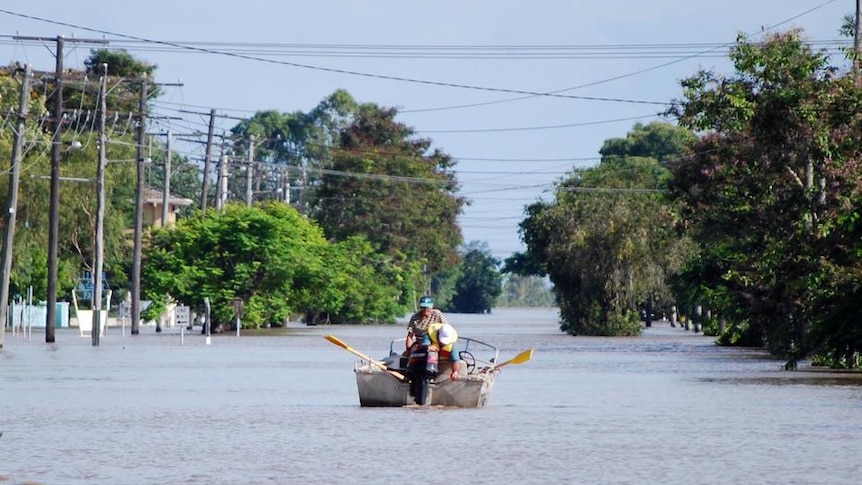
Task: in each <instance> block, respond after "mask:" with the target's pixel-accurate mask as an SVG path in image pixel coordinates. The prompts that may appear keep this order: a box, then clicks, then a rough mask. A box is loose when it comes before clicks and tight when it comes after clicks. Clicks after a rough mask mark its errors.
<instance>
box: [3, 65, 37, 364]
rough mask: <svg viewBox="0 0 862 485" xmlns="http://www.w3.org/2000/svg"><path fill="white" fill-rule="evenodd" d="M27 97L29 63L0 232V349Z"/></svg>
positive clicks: (27, 105) (4, 318)
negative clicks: (0, 255) (0, 242)
mask: <svg viewBox="0 0 862 485" xmlns="http://www.w3.org/2000/svg"><path fill="white" fill-rule="evenodd" d="M29 100H30V66H28V65H25V66H24V79H23V81H22V82H21V97H20V99H19V101H18V126H17V128H16V129H15V144H14V145H13V147H12V161H11V166H10V169H11V170H10V172H9V194H8V195H7V196H6V207H7V208H8V211H7V212H6V220H5V221H4V222H5V223H6V225H5V227H4V233H3V268H2V270H0V271H2V273H0V322H2V323H0V350H2V349H3V345H4V340H5V338H6V321H7V320H8V319H9V312H8V311H9V276H10V275H9V273H10V272H11V271H12V244H13V243H14V241H15V214H16V212H17V211H18V180H19V179H20V176H21V153H22V151H23V147H24V129H25V125H24V122H25V120H26V119H27V111H28V107H29V104H28V101H29Z"/></svg>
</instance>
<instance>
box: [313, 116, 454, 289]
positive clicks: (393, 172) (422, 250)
mask: <svg viewBox="0 0 862 485" xmlns="http://www.w3.org/2000/svg"><path fill="white" fill-rule="evenodd" d="M396 114H397V111H396V110H395V109H392V108H381V107H379V106H377V105H374V104H364V105H362V106H361V107H360V108H359V110H358V112H357V113H356V114H355V115H354V119H353V121H352V122H351V123H350V124H349V125H348V126H347V127H346V128H344V129H343V130H342V131H341V134H340V138H339V141H338V149H337V150H335V151H334V152H333V159H332V165H331V167H332V170H331V171H330V172H326V173H324V176H323V178H322V180H321V183H320V186H319V187H318V189H317V191H316V194H317V199H318V200H319V207H318V208H317V209H316V210H315V211H314V212H312V216H313V217H314V218H315V219H317V220H318V221H319V222H320V225H321V226H322V227H323V228H324V231H325V232H326V235H327V236H328V237H329V238H331V239H333V240H336V241H339V240H344V239H346V238H348V237H350V236H353V235H363V236H364V237H365V238H366V239H368V241H370V242H371V244H372V246H373V247H374V248H375V250H376V251H379V252H381V253H383V254H386V255H388V256H390V257H392V258H394V259H395V260H396V261H398V262H399V264H403V263H404V262H406V261H414V262H421V263H422V264H423V265H425V267H426V269H427V271H428V272H429V273H431V274H434V273H437V272H440V271H444V270H446V269H447V268H450V267H452V266H454V265H455V264H456V263H457V261H458V254H457V250H456V248H457V247H458V245H459V244H460V243H461V233H460V229H459V227H458V225H457V221H456V218H457V216H458V214H459V213H460V212H461V208H462V206H463V205H464V199H463V198H462V197H459V196H457V195H455V194H456V192H457V190H458V184H457V181H456V178H455V174H454V172H452V171H451V169H452V167H453V166H454V161H453V160H452V158H451V157H450V156H449V155H447V154H446V153H444V152H442V151H441V150H439V149H435V150H431V149H430V145H431V142H430V140H427V139H420V138H416V137H415V133H414V131H413V129H412V128H410V127H408V126H406V125H404V124H403V123H400V122H398V121H396V120H395V116H396Z"/></svg>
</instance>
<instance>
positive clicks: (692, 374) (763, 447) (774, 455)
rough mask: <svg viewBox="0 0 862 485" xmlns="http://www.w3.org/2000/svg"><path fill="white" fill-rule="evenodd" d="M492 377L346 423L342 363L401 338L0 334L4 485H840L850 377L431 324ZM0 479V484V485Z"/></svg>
mask: <svg viewBox="0 0 862 485" xmlns="http://www.w3.org/2000/svg"><path fill="white" fill-rule="evenodd" d="M449 316H450V320H451V321H452V323H453V324H455V325H456V326H457V327H458V329H459V332H460V333H461V334H462V335H465V336H470V337H473V338H477V339H479V340H482V341H485V342H488V343H491V344H493V345H496V346H497V347H499V349H500V357H501V359H509V358H511V357H513V356H515V355H516V354H517V353H518V352H520V351H522V350H524V349H527V348H530V347H534V348H535V353H534V356H533V359H532V360H531V361H530V362H527V363H524V364H521V365H511V366H507V367H506V368H505V369H504V370H503V371H502V372H501V374H500V377H499V379H498V380H497V383H496V386H495V389H494V394H493V396H492V397H491V400H490V402H489V404H488V405H487V407H485V408H483V409H440V408H436V409H435V408H432V409H421V408H395V409H378V408H373V409H370V408H360V407H359V404H358V403H359V400H358V396H357V392H356V383H355V380H354V376H353V371H352V369H353V362H354V360H355V357H354V356H353V355H352V354H350V353H348V352H346V351H345V350H343V349H341V348H339V347H336V346H334V345H332V344H330V343H329V342H327V341H326V340H324V339H323V338H322V336H323V335H325V334H329V333H333V334H335V335H336V336H338V337H339V338H340V339H342V340H344V341H345V342H346V343H347V344H349V345H350V346H352V347H353V348H355V349H357V350H360V351H362V352H364V353H366V354H370V355H374V356H378V357H383V356H385V355H386V353H387V352H388V345H389V341H390V340H392V339H396V338H400V337H403V336H404V330H405V328H404V325H403V324H401V325H387V326H370V327H369V326H322V327H305V326H300V325H297V326H296V327H295V328H291V329H289V332H288V334H287V335H284V336H278V337H273V336H266V337H263V336H250V335H243V336H241V337H239V338H238V337H236V336H235V335H234V334H231V335H218V336H214V337H213V338H212V344H211V345H205V340H204V337H202V336H201V335H199V334H198V333H197V332H196V333H194V334H188V333H186V334H185V336H184V338H183V342H182V345H181V340H180V339H181V337H180V334H179V329H167V330H166V331H165V332H163V333H161V334H156V333H155V331H154V328H152V327H142V329H141V335H137V336H135V337H131V336H128V335H126V336H125V337H123V336H121V332H120V329H115V328H111V329H110V330H109V333H108V335H107V336H106V337H104V338H103V339H102V341H101V345H100V346H99V347H92V346H91V345H90V338H89V337H85V338H81V337H79V336H78V334H77V332H76V331H74V330H69V329H58V331H57V341H56V343H55V344H52V345H48V344H45V343H44V330H40V331H39V332H36V331H35V330H34V334H33V340H32V341H28V340H26V339H23V338H21V337H20V336H15V337H13V336H11V334H7V336H6V349H5V350H3V351H0V432H2V436H0V483H3V484H7V483H8V484H23V483H41V484H46V485H48V484H58V485H60V484H63V485H65V484H168V483H170V484H175V483H183V484H282V483H284V484H292V483H305V484H333V483H338V484H370V483H374V484H376V483H386V484H394V483H408V482H418V483H424V484H437V483H456V482H457V483H470V484H492V483H497V484H506V483H518V484H532V483H536V484H539V483H577V484H638V485H641V484H652V483H661V484H664V485H668V484H701V485H703V484H740V483H756V484H793V483H797V484H824V485H826V484H828V485H836V484H848V485H850V484H856V483H858V482H859V477H860V476H862V458H860V457H862V376H850V375H846V374H824V373H809V372H795V373H790V372H785V371H784V370H783V368H782V362H781V361H777V360H773V359H770V358H769V357H768V356H767V355H765V354H764V353H763V352H760V351H755V350H749V349H727V348H719V347H716V346H715V345H713V343H712V339H711V338H710V337H704V336H702V335H699V334H694V333H692V332H688V331H685V330H682V329H680V328H671V327H670V326H669V325H668V324H667V323H666V322H665V323H657V324H655V325H654V327H652V328H649V329H646V331H645V333H644V335H643V336H641V337H636V338H586V337H571V336H568V335H565V334H562V333H561V332H560V331H559V328H558V324H557V320H556V312H555V311H554V310H524V309H514V310H509V309H501V310H498V311H495V313H493V314H491V315H449ZM4 479H5V481H4Z"/></svg>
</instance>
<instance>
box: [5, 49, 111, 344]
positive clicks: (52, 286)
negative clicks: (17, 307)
mask: <svg viewBox="0 0 862 485" xmlns="http://www.w3.org/2000/svg"><path fill="white" fill-rule="evenodd" d="M13 39H14V40H38V41H55V42H56V43H57V52H56V56H57V59H56V66H55V69H54V73H55V74H54V76H55V79H54V127H53V131H54V133H53V135H52V136H51V195H50V198H51V202H50V208H49V210H48V221H49V223H48V287H47V291H48V307H47V308H46V309H45V342H46V343H49V344H50V343H53V342H54V341H55V335H54V334H55V331H54V330H55V326H56V321H57V246H58V241H59V239H60V237H59V232H60V159H61V158H62V157H63V151H62V144H63V138H62V135H63V46H64V45H65V43H66V42H75V43H87V44H107V43H108V41H106V40H104V39H66V38H65V37H63V36H62V35H58V36H57V37H28V36H18V35H16V36H14V37H13Z"/></svg>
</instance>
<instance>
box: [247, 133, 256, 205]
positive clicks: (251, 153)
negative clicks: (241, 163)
mask: <svg viewBox="0 0 862 485" xmlns="http://www.w3.org/2000/svg"><path fill="white" fill-rule="evenodd" d="M253 172H254V135H250V136H249V137H248V162H247V165H246V166H245V205H247V206H249V207H251V199H252V197H251V196H252V192H251V177H252V173H253Z"/></svg>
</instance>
